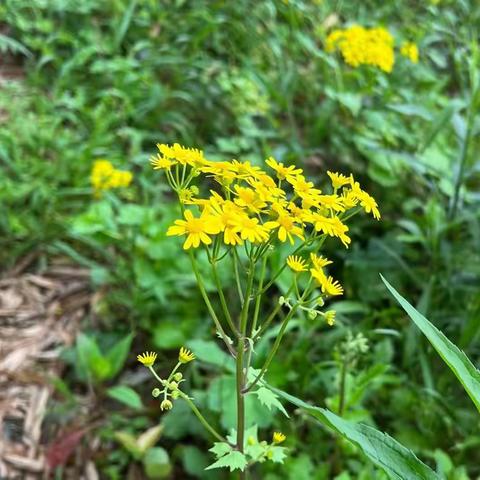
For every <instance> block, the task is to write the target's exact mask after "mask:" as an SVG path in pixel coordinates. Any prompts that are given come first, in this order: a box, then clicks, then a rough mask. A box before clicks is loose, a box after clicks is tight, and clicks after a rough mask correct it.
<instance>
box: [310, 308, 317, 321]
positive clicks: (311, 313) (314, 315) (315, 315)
mask: <svg viewBox="0 0 480 480" xmlns="http://www.w3.org/2000/svg"><path fill="white" fill-rule="evenodd" d="M317 315H318V314H317V311H316V310H309V311H308V318H309V319H310V320H315V319H316V318H317Z"/></svg>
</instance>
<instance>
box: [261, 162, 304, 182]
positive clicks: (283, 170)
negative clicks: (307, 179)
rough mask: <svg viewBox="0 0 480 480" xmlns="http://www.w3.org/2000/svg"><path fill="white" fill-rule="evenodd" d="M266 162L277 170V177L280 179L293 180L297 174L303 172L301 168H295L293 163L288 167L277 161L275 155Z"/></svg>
mask: <svg viewBox="0 0 480 480" xmlns="http://www.w3.org/2000/svg"><path fill="white" fill-rule="evenodd" d="M265 163H266V164H267V165H268V166H269V167H270V168H271V169H272V170H275V172H276V174H277V178H278V179H279V180H285V179H287V181H289V182H290V181H292V180H294V179H295V178H296V177H297V175H300V174H301V173H302V171H303V170H302V169H301V168H295V167H294V166H293V165H292V166H289V167H286V166H285V165H284V164H283V163H279V162H277V161H276V160H275V159H274V158H273V157H269V158H268V159H267V160H266V161H265Z"/></svg>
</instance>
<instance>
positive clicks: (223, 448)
mask: <svg viewBox="0 0 480 480" xmlns="http://www.w3.org/2000/svg"><path fill="white" fill-rule="evenodd" d="M208 451H209V452H212V453H213V454H214V455H215V456H216V457H217V458H219V457H223V456H224V455H226V454H227V453H229V452H231V451H232V447H231V446H230V445H229V444H228V443H225V442H215V443H214V444H213V447H212V448H209V449H208Z"/></svg>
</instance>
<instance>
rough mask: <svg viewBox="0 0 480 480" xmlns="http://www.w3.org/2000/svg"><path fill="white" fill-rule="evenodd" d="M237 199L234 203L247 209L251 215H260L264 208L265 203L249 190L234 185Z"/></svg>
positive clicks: (253, 191)
mask: <svg viewBox="0 0 480 480" xmlns="http://www.w3.org/2000/svg"><path fill="white" fill-rule="evenodd" d="M235 192H236V195H237V198H235V200H234V202H235V203H236V204H237V205H240V206H241V207H245V208H248V210H250V211H251V212H253V213H260V212H261V211H262V209H263V208H265V207H266V203H265V202H264V201H263V200H262V199H261V198H260V197H259V196H258V195H257V193H256V192H255V190H252V189H251V188H245V187H239V186H238V185H235Z"/></svg>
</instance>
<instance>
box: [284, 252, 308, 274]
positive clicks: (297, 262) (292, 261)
mask: <svg viewBox="0 0 480 480" xmlns="http://www.w3.org/2000/svg"><path fill="white" fill-rule="evenodd" d="M287 265H288V266H289V267H290V268H291V269H292V270H293V271H294V272H297V273H300V272H306V271H307V263H306V262H305V260H304V259H303V258H301V257H299V256H297V255H289V256H288V257H287Z"/></svg>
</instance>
